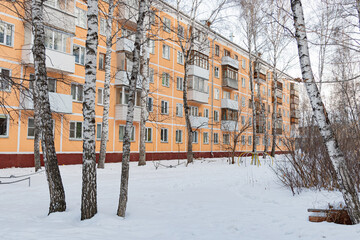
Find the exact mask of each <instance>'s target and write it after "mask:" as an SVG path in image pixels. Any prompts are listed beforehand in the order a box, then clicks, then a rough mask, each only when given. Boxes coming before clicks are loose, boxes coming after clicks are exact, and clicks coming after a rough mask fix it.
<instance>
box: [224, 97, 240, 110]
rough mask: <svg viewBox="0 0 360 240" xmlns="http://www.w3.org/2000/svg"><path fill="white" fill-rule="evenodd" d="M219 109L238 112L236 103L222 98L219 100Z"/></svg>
mask: <svg viewBox="0 0 360 240" xmlns="http://www.w3.org/2000/svg"><path fill="white" fill-rule="evenodd" d="M221 108H228V109H232V110H236V111H237V110H239V103H238V101H235V100H232V99H227V98H223V99H221Z"/></svg>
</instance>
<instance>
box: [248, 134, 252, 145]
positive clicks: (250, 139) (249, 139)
mask: <svg viewBox="0 0 360 240" xmlns="http://www.w3.org/2000/svg"><path fill="white" fill-rule="evenodd" d="M248 144H249V145H251V144H252V136H249V137H248Z"/></svg>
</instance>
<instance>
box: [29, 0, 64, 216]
mask: <svg viewBox="0 0 360 240" xmlns="http://www.w3.org/2000/svg"><path fill="white" fill-rule="evenodd" d="M43 7H44V6H43V1H42V0H32V13H31V16H32V24H33V25H32V31H33V36H34V45H33V48H32V53H33V56H34V68H35V82H36V86H35V87H34V88H35V89H34V90H35V91H36V92H37V93H36V96H37V99H36V102H37V103H38V108H37V109H36V110H38V111H39V112H38V113H39V117H40V118H41V119H40V121H39V122H38V123H39V124H40V127H41V129H42V134H41V136H42V141H41V142H42V143H43V153H44V165H45V171H46V178H47V181H48V184H49V192H50V206H49V214H50V213H53V212H63V211H65V210H66V202H65V191H64V187H63V184H62V180H61V175H60V171H59V166H58V161H57V157H56V151H55V146H54V136H53V131H52V129H53V126H52V121H51V117H52V116H51V110H50V102H49V93H48V83H47V72H46V64H45V60H46V53H45V45H44V43H45V29H44V23H43Z"/></svg>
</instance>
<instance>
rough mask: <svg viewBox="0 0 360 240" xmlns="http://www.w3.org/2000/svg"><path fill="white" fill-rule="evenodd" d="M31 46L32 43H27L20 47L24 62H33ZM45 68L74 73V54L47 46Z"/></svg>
mask: <svg viewBox="0 0 360 240" xmlns="http://www.w3.org/2000/svg"><path fill="white" fill-rule="evenodd" d="M32 46H33V45H32V44H27V45H24V46H23V48H22V61H23V63H24V64H30V65H33V64H34V57H33V53H32V50H31V49H32ZM46 68H48V69H50V70H52V71H57V72H64V73H74V72H75V56H73V55H71V54H68V53H64V52H59V51H55V50H52V49H48V48H47V49H46Z"/></svg>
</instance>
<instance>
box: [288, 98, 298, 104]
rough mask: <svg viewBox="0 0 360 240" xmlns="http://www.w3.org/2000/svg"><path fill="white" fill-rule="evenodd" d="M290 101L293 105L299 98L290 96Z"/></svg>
mask: <svg viewBox="0 0 360 240" xmlns="http://www.w3.org/2000/svg"><path fill="white" fill-rule="evenodd" d="M290 103H291V104H294V105H299V98H298V97H293V96H291V98H290Z"/></svg>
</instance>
